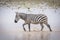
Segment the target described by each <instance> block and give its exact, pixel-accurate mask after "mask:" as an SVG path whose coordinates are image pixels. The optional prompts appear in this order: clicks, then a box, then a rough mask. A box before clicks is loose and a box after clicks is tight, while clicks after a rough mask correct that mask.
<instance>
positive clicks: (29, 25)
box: [28, 24, 30, 32]
mask: <svg viewBox="0 0 60 40" xmlns="http://www.w3.org/2000/svg"><path fill="white" fill-rule="evenodd" d="M28 27H29V32H30V24H28Z"/></svg>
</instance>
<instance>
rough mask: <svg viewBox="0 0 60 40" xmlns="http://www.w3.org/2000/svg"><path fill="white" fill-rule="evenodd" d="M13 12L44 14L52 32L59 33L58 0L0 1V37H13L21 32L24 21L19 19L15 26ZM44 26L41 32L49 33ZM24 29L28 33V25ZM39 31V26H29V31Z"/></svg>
mask: <svg viewBox="0 0 60 40" xmlns="http://www.w3.org/2000/svg"><path fill="white" fill-rule="evenodd" d="M15 12H21V13H26V14H46V15H47V16H48V23H49V24H50V26H51V28H52V30H53V32H54V31H60V0H0V36H1V34H2V33H4V34H5V33H9V34H10V33H12V34H13V35H14V34H16V33H17V32H18V31H19V32H21V31H23V27H22V24H23V23H24V20H22V19H20V20H19V22H18V23H17V24H16V23H14V19H15V15H16V14H15ZM44 26H45V27H44V29H43V31H49V29H48V28H47V26H46V25H44ZM25 28H26V30H27V31H28V25H26V26H25ZM40 29H41V26H40V25H39V24H31V31H39V32H40ZM6 35H7V34H6ZM7 37H8V36H7ZM0 38H1V37H0Z"/></svg>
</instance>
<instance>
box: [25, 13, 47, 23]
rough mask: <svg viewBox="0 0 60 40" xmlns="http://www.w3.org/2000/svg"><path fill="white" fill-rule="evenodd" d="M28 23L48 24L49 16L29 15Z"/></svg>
mask: <svg viewBox="0 0 60 40" xmlns="http://www.w3.org/2000/svg"><path fill="white" fill-rule="evenodd" d="M26 21H28V22H27V23H33V24H38V23H46V22H47V16H46V15H44V14H27V20H26Z"/></svg>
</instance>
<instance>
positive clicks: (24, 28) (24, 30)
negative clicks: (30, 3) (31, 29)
mask: <svg viewBox="0 0 60 40" xmlns="http://www.w3.org/2000/svg"><path fill="white" fill-rule="evenodd" d="M24 25H26V23H24V24H23V29H24V31H26V29H25V28H24Z"/></svg>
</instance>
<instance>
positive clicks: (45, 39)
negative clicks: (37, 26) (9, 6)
mask: <svg viewBox="0 0 60 40" xmlns="http://www.w3.org/2000/svg"><path fill="white" fill-rule="evenodd" d="M49 37H50V32H47V33H46V32H24V33H20V34H18V35H16V38H15V40H49Z"/></svg>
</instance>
